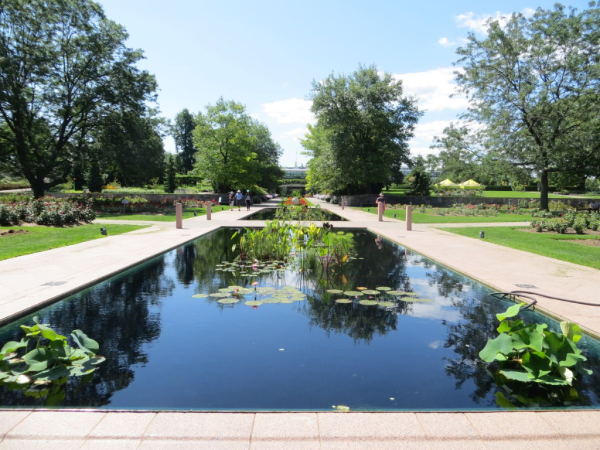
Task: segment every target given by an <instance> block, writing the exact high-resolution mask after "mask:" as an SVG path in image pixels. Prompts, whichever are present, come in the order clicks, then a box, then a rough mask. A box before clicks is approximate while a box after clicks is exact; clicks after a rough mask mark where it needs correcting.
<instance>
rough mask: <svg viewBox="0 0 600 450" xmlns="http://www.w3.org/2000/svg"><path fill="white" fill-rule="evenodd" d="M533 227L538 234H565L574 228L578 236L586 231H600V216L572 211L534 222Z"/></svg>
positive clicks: (532, 222)
mask: <svg viewBox="0 0 600 450" xmlns="http://www.w3.org/2000/svg"><path fill="white" fill-rule="evenodd" d="M531 227H532V228H533V229H535V231H537V232H538V233H542V232H544V231H554V232H556V233H558V234H565V233H566V232H567V229H569V228H572V229H573V230H574V231H575V233H577V234H584V233H585V230H592V231H598V229H599V228H600V214H598V213H595V212H594V213H576V212H574V211H570V212H567V213H562V214H561V215H560V216H559V217H557V218H541V219H539V220H532V221H531Z"/></svg>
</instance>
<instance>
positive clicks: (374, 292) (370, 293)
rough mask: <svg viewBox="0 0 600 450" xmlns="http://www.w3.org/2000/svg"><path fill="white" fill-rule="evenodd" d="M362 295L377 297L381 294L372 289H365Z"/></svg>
mask: <svg viewBox="0 0 600 450" xmlns="http://www.w3.org/2000/svg"><path fill="white" fill-rule="evenodd" d="M362 293H363V294H365V295H379V294H381V292H379V291H376V290H374V289H366V290H364V291H362Z"/></svg>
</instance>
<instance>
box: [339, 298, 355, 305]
mask: <svg viewBox="0 0 600 450" xmlns="http://www.w3.org/2000/svg"><path fill="white" fill-rule="evenodd" d="M335 302H336V303H342V304H347V303H353V301H352V300H350V299H349V298H338V299H337V300H336V301H335Z"/></svg>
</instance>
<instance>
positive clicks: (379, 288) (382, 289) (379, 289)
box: [375, 286, 392, 291]
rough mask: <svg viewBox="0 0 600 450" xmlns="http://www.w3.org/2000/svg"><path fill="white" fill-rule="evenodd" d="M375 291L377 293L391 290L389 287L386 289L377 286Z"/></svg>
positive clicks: (385, 287)
mask: <svg viewBox="0 0 600 450" xmlns="http://www.w3.org/2000/svg"><path fill="white" fill-rule="evenodd" d="M375 289H377V290H378V291H391V290H392V288H391V287H387V286H377V287H376V288H375Z"/></svg>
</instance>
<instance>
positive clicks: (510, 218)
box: [354, 207, 531, 223]
mask: <svg viewBox="0 0 600 450" xmlns="http://www.w3.org/2000/svg"><path fill="white" fill-rule="evenodd" d="M354 209H360V210H362V211H366V212H370V213H371V214H377V208H375V207H372V208H354ZM394 214H396V219H400V220H406V208H402V209H387V210H386V211H385V212H384V213H383V215H384V216H385V217H389V218H394ZM412 217H413V223H497V222H528V221H530V220H531V216H530V215H529V214H504V213H500V214H498V215H497V216H491V217H482V216H437V215H433V214H425V213H420V212H415V210H414V209H413V215H412Z"/></svg>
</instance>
